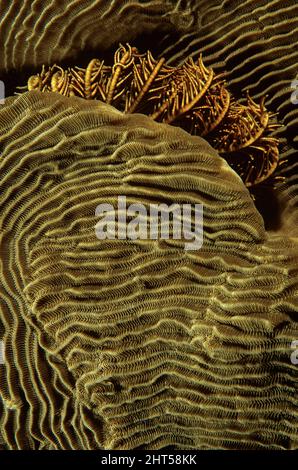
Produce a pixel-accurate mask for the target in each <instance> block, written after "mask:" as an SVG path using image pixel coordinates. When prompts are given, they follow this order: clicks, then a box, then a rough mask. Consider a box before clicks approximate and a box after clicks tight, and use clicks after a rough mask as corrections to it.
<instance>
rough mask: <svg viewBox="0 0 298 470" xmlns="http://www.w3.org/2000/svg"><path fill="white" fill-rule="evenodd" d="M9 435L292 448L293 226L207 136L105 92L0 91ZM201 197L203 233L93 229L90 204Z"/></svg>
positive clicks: (59, 442) (76, 444)
mask: <svg viewBox="0 0 298 470" xmlns="http://www.w3.org/2000/svg"><path fill="white" fill-rule="evenodd" d="M0 128H1V135H0V149H1V156H0V172H1V199H0V203H1V204H0V210H1V222H2V228H1V239H0V240H1V245H0V251H1V265H0V266H1V324H0V327H1V331H2V332H4V337H3V338H4V341H5V351H6V361H5V364H4V365H1V366H0V372H1V377H0V393H1V397H2V400H1V402H0V429H1V442H2V447H3V448H10V449H82V448H83V449H100V448H105V449H135V448H146V449H159V448H162V447H165V446H169V445H170V446H173V447H175V448H178V449H183V448H187V449H189V448H199V449H210V448H216V449H231V448H232V449H237V448H240V449H262V448H271V449H293V448H298V430H297V419H298V407H297V393H298V372H297V365H294V364H292V363H291V361H290V355H291V353H292V350H291V342H292V341H293V339H296V338H297V337H298V321H297V311H298V305H297V263H298V250H297V248H298V241H297V238H293V237H292V238H291V237H289V236H285V235H278V234H274V233H271V234H269V233H267V232H266V231H265V228H264V224H263V220H262V217H261V216H260V214H259V213H258V211H257V210H256V208H255V206H254V203H253V201H252V199H251V197H250V195H249V192H248V190H247V189H246V188H245V186H244V185H243V183H242V181H241V180H240V178H239V177H238V176H237V174H236V173H234V172H233V171H232V170H231V169H230V167H229V166H228V164H227V163H226V162H225V161H224V160H223V159H222V158H220V157H219V155H218V154H217V152H216V151H215V150H214V149H212V147H211V146H210V145H209V144H208V143H207V142H206V141H204V140H203V139H201V138H199V137H196V136H190V135H189V134H188V133H187V132H185V131H183V130H181V129H176V128H173V127H172V126H168V125H166V124H160V123H156V122H154V121H153V120H152V119H150V118H148V117H146V116H143V115H140V114H132V115H125V114H122V113H121V112H119V111H117V110H116V109H115V108H113V107H112V106H109V105H107V104H104V103H101V102H94V101H87V100H82V99H81V98H75V97H72V98H66V97H63V96H61V95H59V94H57V93H45V94H43V93H40V92H35V91H32V92H29V93H25V94H23V95H21V96H20V97H14V98H9V99H8V100H7V101H6V104H5V106H3V107H2V108H1V109H0ZM120 194H121V195H126V196H127V200H128V202H136V201H139V202H143V203H144V204H145V205H146V204H148V203H149V202H152V201H156V202H166V203H168V204H170V203H172V202H188V203H192V204H194V203H202V204H203V206H204V243H203V246H202V248H201V249H200V250H198V251H186V250H184V249H183V247H182V246H181V242H180V241H179V240H177V241H176V240H175V241H174V240H168V241H166V240H135V241H132V240H118V239H115V240H106V241H100V240H98V239H97V238H96V237H95V231H94V226H95V224H96V221H97V219H96V217H95V207H96V206H97V205H98V204H99V203H101V202H110V203H115V202H116V199H117V196H118V195H120Z"/></svg>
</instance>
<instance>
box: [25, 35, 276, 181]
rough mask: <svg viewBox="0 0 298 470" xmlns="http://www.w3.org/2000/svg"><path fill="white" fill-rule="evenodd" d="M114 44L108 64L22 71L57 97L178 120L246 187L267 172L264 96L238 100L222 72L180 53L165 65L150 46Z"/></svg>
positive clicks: (270, 144) (269, 152)
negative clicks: (177, 60) (172, 64)
mask: <svg viewBox="0 0 298 470" xmlns="http://www.w3.org/2000/svg"><path fill="white" fill-rule="evenodd" d="M126 46H127V47H124V46H123V45H120V47H119V48H118V50H117V51H116V52H115V55H114V64H113V65H112V66H107V65H105V64H104V61H101V60H99V59H92V60H91V61H90V63H89V64H88V65H87V67H86V68H81V67H73V68H68V69H67V70H64V69H62V68H61V67H59V66H57V65H54V66H53V67H49V68H45V67H43V68H42V71H41V73H39V74H37V75H33V76H31V77H30V78H29V80H28V84H27V88H28V90H32V89H38V90H41V91H54V92H59V93H60V94H62V95H64V96H80V97H82V98H85V99H100V100H102V101H104V102H106V103H109V104H112V105H113V106H115V107H116V108H118V109H120V110H121V111H124V112H125V113H135V112H138V113H143V114H147V115H149V116H151V117H152V118H153V119H155V120H156V121H160V122H165V123H168V124H173V125H176V126H179V127H182V128H183V129H185V130H186V131H188V132H189V133H191V134H194V135H200V136H202V137H204V138H205V139H206V140H208V142H209V143H210V144H211V145H212V146H213V147H214V148H215V149H216V150H218V152H219V153H220V155H221V156H223V157H224V158H225V159H226V160H227V161H228V163H229V164H230V166H231V167H232V168H233V169H234V170H235V171H236V172H237V173H238V174H239V175H240V176H241V178H242V180H243V181H244V183H245V185H246V186H247V187H251V186H254V185H256V184H258V183H261V182H263V181H264V180H266V179H267V178H269V177H270V176H271V175H272V174H273V172H274V171H275V169H276V168H277V166H278V160H279V152H278V140H277V139H276V138H274V137H272V136H270V133H271V131H272V130H273V129H274V128H275V127H276V126H277V124H275V123H273V122H271V121H270V118H271V115H270V113H269V112H268V111H267V110H266V108H265V104H264V98H263V99H261V101H260V104H257V103H256V102H254V101H253V100H252V98H250V97H249V96H247V103H246V105H243V104H240V103H239V102H237V101H236V100H235V99H234V98H233V96H231V94H230V92H229V91H228V90H227V87H226V85H225V81H224V79H223V75H224V74H219V75H216V74H215V73H214V71H213V70H212V69H208V68H206V67H205V65H204V64H203V60H202V56H201V55H200V56H199V59H198V61H197V62H194V60H193V59H192V58H188V59H187V60H186V61H185V62H184V63H183V64H182V65H181V66H178V67H169V66H167V65H166V64H165V59H164V58H161V59H159V60H155V59H154V58H153V56H152V54H151V52H150V51H147V52H146V53H143V54H141V53H139V51H138V50H137V48H136V47H131V46H130V45H129V44H127V45H126Z"/></svg>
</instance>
